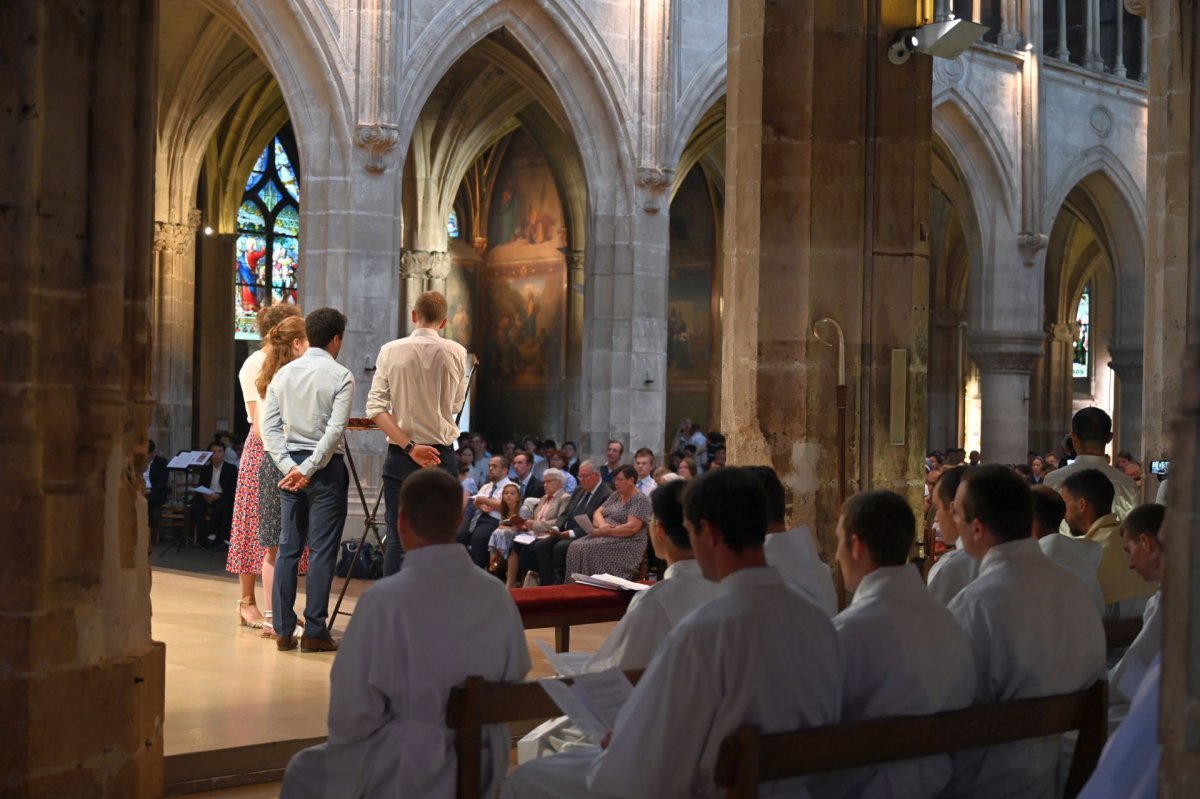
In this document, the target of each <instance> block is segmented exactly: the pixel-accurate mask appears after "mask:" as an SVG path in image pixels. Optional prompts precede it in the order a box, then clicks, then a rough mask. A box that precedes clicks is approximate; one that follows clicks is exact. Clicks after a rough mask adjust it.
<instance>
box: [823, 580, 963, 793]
mask: <svg viewBox="0 0 1200 799" xmlns="http://www.w3.org/2000/svg"><path fill="white" fill-rule="evenodd" d="M833 626H834V627H835V628H837V632H838V641H839V642H840V643H841V645H842V663H843V670H842V675H843V688H842V723H843V724H845V723H848V722H852V721H864V720H869V719H882V718H888V717H891V716H921V715H927V714H930V713H939V712H941V711H943V710H957V709H959V708H963V707H967V706H968V705H970V704H971V703H972V702H973V701H974V699H975V661H974V657H973V656H972V654H971V644H970V642H968V641H967V637H966V635H964V634H963V631H962V630H961V629H960V628H959V626H958V622H956V621H955V620H954V617H953V616H951V615H950V611H948V610H946V608H945V607H944V606H943V605H941V604H940V603H939V602H938V601H937V600H936V599H934V598H933V597H932V596H930V595H929V591H927V590H926V588H925V583H924V582H923V581H922V580H921V574H920V573H919V572H918V571H917V570H916V568H914V567H913V566H911V565H904V566H886V567H883V568H879V569H876V570H875V571H873V572H871V573H870V574H868V575H866V576H865V577H863V579H862V582H860V583H859V585H858V590H856V591H855V592H854V599H853V600H852V601H851V602H850V606H849V607H847V608H846V609H845V610H843V611H842V612H841V613H839V614H838V615H837V616H835V617H834V619H833ZM950 774H951V768H950V756H949V755H936V756H934V757H927V758H922V759H920V760H905V761H901V762H898V763H889V764H886V765H883V766H878V767H871V768H863V769H857V770H854V771H850V772H840V773H838V774H836V775H831V776H830V777H827V778H825V779H824V780H823V781H822V783H821V785H820V787H819V788H817V787H814V790H813V793H814V794H816V795H818V796H821V797H842V796H845V797H851V796H853V797H879V798H880V799H885V798H886V799H893V797H894V798H895V799H900V798H901V797H911V798H912V799H923V798H924V797H930V796H937V795H938V793H939V792H941V790H942V788H944V787H945V786H946V783H947V782H949V780H950Z"/></svg>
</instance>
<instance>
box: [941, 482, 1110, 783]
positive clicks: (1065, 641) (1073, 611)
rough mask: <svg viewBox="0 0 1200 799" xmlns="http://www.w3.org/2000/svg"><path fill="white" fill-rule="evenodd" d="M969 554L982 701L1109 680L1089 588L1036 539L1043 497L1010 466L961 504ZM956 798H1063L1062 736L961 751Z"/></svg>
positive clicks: (965, 613) (965, 607) (968, 620)
mask: <svg viewBox="0 0 1200 799" xmlns="http://www.w3.org/2000/svg"><path fill="white" fill-rule="evenodd" d="M954 506H955V511H954V513H955V517H956V518H955V520H956V522H957V523H958V526H959V530H960V533H961V535H962V543H963V546H964V548H965V549H966V551H967V554H969V555H970V556H971V557H973V558H976V559H977V560H979V561H980V565H979V576H978V577H976V578H975V580H974V581H973V582H971V584H970V585H968V586H967V587H966V588H964V589H963V590H962V591H960V592H959V593H958V596H956V597H955V598H954V599H953V600H952V601H951V602H950V612H951V613H952V614H953V615H954V617H955V618H956V619H957V620H958V623H959V626H960V627H962V629H963V631H964V632H965V633H966V634H967V638H968V639H969V640H970V641H971V650H972V652H973V653H974V655H975V668H976V677H975V684H976V701H977V702H1002V701H1006V700H1010V699H1026V698H1032V697H1043V696H1053V695H1055V694H1064V693H1070V692H1072V691H1079V690H1082V689H1084V688H1087V687H1088V686H1090V685H1091V684H1092V683H1094V682H1095V681H1096V680H1101V679H1104V678H1105V677H1106V676H1107V675H1106V672H1105V668H1104V646H1105V643H1104V627H1103V625H1102V624H1101V621H1100V618H1099V617H1098V616H1097V615H1096V611H1095V606H1094V605H1093V604H1092V599H1091V597H1090V596H1089V595H1088V591H1087V588H1085V587H1084V585H1083V583H1081V582H1079V581H1078V580H1075V579H1063V571H1062V569H1060V568H1059V567H1058V566H1055V565H1054V564H1053V563H1051V562H1050V559H1049V558H1047V557H1046V556H1045V555H1044V554H1042V550H1041V547H1039V546H1038V543H1037V541H1034V540H1033V538H1032V537H1031V535H1030V529H1031V527H1032V525H1033V498H1032V496H1031V494H1030V491H1029V486H1028V484H1026V482H1025V481H1024V479H1022V478H1021V477H1020V475H1018V474H1017V473H1016V472H1014V471H1013V470H1011V469H1009V468H1008V467H1007V466H1000V465H991V466H981V467H973V468H971V469H970V470H968V471H967V473H966V474H965V475H964V476H963V480H962V482H961V483H960V484H959V487H958V492H957V493H956V494H955V497H954ZM951 759H952V761H953V764H954V776H953V777H952V778H951V780H950V785H949V786H948V788H947V790H946V793H945V794H944V795H946V796H962V797H971V799H993V798H994V797H1022V799H1038V798H1039V797H1051V796H1053V795H1054V792H1055V785H1056V776H1057V762H1058V737H1051V738H1046V739H1039V740H1036V741H1030V742H1025V741H1022V742H1018V743H1014V744H1008V745H1004V746H996V747H989V748H984V749H974V750H968V751H962V752H956V753H954V754H953V755H952V756H951Z"/></svg>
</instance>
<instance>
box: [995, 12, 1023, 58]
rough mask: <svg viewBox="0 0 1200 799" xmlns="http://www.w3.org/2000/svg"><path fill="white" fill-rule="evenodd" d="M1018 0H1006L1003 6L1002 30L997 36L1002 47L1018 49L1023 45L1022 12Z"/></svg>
mask: <svg viewBox="0 0 1200 799" xmlns="http://www.w3.org/2000/svg"><path fill="white" fill-rule="evenodd" d="M1019 6H1020V4H1019V3H1018V2H1017V0H1004V5H1003V6H1001V12H1002V14H1001V16H1002V30H1001V31H1000V35H999V36H998V37H997V40H996V41H997V42H998V43H999V45H1000V46H1001V47H1007V48H1009V49H1012V50H1016V49H1017V48H1018V47H1020V46H1021V12H1020V10H1019Z"/></svg>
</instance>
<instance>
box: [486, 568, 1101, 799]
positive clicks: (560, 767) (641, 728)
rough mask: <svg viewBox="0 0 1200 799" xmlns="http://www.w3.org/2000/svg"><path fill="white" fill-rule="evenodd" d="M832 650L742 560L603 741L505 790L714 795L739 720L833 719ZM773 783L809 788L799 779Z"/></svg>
mask: <svg viewBox="0 0 1200 799" xmlns="http://www.w3.org/2000/svg"><path fill="white" fill-rule="evenodd" d="M1097 623H1099V622H1097ZM841 661H842V658H841V652H840V646H839V644H838V640H837V634H836V633H835V632H834V629H833V624H832V623H831V622H830V621H829V619H828V618H827V617H826V616H825V614H824V613H823V612H822V611H821V610H820V609H819V608H817V607H816V606H815V605H813V604H812V603H811V602H809V601H808V600H806V599H804V598H803V597H801V596H799V595H798V594H797V593H796V592H795V591H793V590H792V589H790V588H788V586H787V583H785V582H784V581H783V578H782V577H781V576H780V575H779V573H778V572H777V571H776V570H775V569H773V568H771V567H769V566H764V567H758V568H748V569H741V570H740V571H737V572H734V573H733V574H731V575H729V576H728V577H726V578H725V579H724V580H722V581H721V583H720V586H719V591H718V595H717V596H716V597H715V598H713V599H712V600H710V601H709V602H707V603H705V604H704V605H701V606H700V607H699V608H697V609H696V610H695V611H694V612H693V613H691V614H690V615H688V617H687V618H685V619H684V620H683V621H682V622H680V623H679V625H678V626H677V627H675V629H673V630H672V631H671V632H670V633H669V634H668V635H667V637H666V639H665V640H663V642H662V644H661V645H660V646H659V648H658V652H657V653H656V654H655V656H654V659H653V660H652V661H650V665H649V667H648V668H647V669H646V673H645V674H644V675H643V676H642V679H641V680H640V681H639V682H638V684H637V686H636V687H635V688H634V690H633V695H632V696H630V697H629V700H628V701H627V702H626V703H625V705H624V706H623V707H622V708H621V712H620V714H619V715H618V716H617V721H616V725H615V726H614V728H613V732H612V739H611V741H610V742H609V745H608V748H607V749H604V750H601V749H599V748H598V747H587V748H584V749H577V750H571V751H567V752H564V753H562V754H558V755H554V756H553V757H546V758H542V759H540V760H534V761H532V762H530V763H527V764H525V765H523V766H521V767H520V768H518V769H517V770H516V771H515V772H514V773H513V774H512V776H510V777H509V778H508V781H507V782H506V783H505V785H504V792H503V795H504V796H506V797H546V798H547V799H550V797H555V799H557V797H563V796H570V797H595V796H604V797H672V798H673V797H682V796H717V795H718V792H717V789H716V785H715V784H714V782H713V768H714V766H715V765H716V760H717V752H718V750H719V749H720V747H721V742H722V741H723V740H725V738H726V737H728V736H729V735H731V734H733V732H734V731H735V730H737V728H738V727H739V726H741V725H743V724H754V725H758V726H759V727H761V728H762V730H763V732H765V733H773V732H784V731H788V730H794V729H800V728H803V727H820V726H824V725H827V724H836V723H837V721H838V719H839V717H840V705H841V695H842V668H841V667H842V662H841ZM772 788H774V789H777V790H783V791H786V795H788V796H791V797H806V796H808V795H809V794H808V791H807V788H806V787H805V784H804V781H803V780H800V781H787V782H786V783H782V784H779V785H777V786H772ZM767 794H768V792H767V791H764V792H763V795H767Z"/></svg>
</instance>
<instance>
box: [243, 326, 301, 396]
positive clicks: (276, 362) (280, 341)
mask: <svg viewBox="0 0 1200 799" xmlns="http://www.w3.org/2000/svg"><path fill="white" fill-rule="evenodd" d="M307 338H308V334H307V333H305V331H304V319H303V318H302V317H299V316H292V317H289V318H287V319H284V320H283V321H282V322H280V323H279V324H277V325H275V327H273V328H271V332H270V333H268V334H267V344H266V346H265V347H264V348H263V349H265V350H266V351H267V360H266V361H265V362H264V363H263V365H262V369H260V370H259V372H258V380H256V381H254V387H255V388H256V389H258V396H260V397H265V396H266V395H267V386H269V385H271V378H273V377H274V376H275V373H276V372H278V371H279V370H280V369H282V368H283V367H284V366H285V365H286V364H289V363H291V362H292V361H293V360H295V358H296V356H295V351H294V350H293V349H292V344H293V343H294V342H296V341H303V340H305V339H307Z"/></svg>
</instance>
